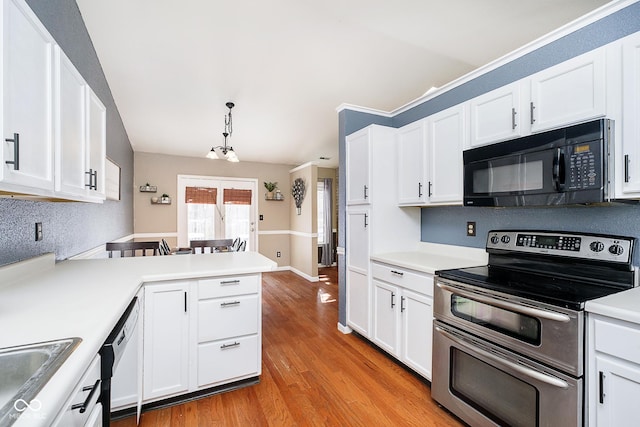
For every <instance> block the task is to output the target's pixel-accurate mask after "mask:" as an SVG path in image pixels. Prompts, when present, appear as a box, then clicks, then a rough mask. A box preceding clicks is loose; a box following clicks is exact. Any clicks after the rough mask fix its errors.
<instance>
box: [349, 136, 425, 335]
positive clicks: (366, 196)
mask: <svg viewBox="0 0 640 427" xmlns="http://www.w3.org/2000/svg"><path fill="white" fill-rule="evenodd" d="M395 136H396V130H395V129H393V128H389V127H385V126H379V125H370V126H368V127H366V128H364V129H361V130H359V131H357V132H354V133H352V134H351V135H348V136H347V137H346V141H345V142H346V159H345V160H346V205H347V212H346V242H345V256H346V304H347V309H346V315H347V325H348V326H349V327H350V328H352V329H353V330H355V331H356V332H358V333H360V334H361V335H363V336H365V337H367V338H371V301H372V291H371V286H372V284H371V266H370V261H369V257H370V256H371V255H372V254H376V253H384V252H395V251H401V250H413V248H414V246H415V244H416V243H417V242H418V241H419V240H420V209H418V208H400V207H398V202H397V193H396V192H397V188H398V181H397V180H398V171H397V166H396V165H397V157H396V156H397V147H396V143H395Z"/></svg>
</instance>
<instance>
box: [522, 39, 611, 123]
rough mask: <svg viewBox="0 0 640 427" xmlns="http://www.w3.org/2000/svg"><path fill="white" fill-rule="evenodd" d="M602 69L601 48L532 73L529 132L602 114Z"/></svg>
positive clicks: (604, 85) (603, 92)
mask: <svg viewBox="0 0 640 427" xmlns="http://www.w3.org/2000/svg"><path fill="white" fill-rule="evenodd" d="M605 69H606V52H605V49H596V50H593V51H591V52H588V53H585V54H583V55H580V56H577V57H575V58H573V59H570V60H568V61H565V62H562V63H560V64H558V65H556V66H553V67H550V68H548V69H546V70H543V71H540V72H538V73H536V74H534V75H532V76H531V77H530V81H531V102H530V104H529V123H530V126H531V132H540V131H543V130H547V129H551V128H555V127H559V126H564V125H568V124H572V123H577V122H581V121H585V120H588V119H592V118H597V117H603V116H604V115H605V113H606V73H605Z"/></svg>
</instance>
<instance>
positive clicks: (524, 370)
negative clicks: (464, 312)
mask: <svg viewBox="0 0 640 427" xmlns="http://www.w3.org/2000/svg"><path fill="white" fill-rule="evenodd" d="M435 330H436V331H438V332H440V333H441V334H442V335H444V336H446V337H447V338H449V339H450V340H452V341H454V342H455V343H456V345H460V346H462V347H465V348H466V349H467V350H469V351H471V352H473V353H479V354H481V355H482V356H484V357H486V358H487V359H491V360H492V361H494V362H496V363H498V364H501V365H503V366H508V367H509V368H511V369H513V370H514V371H516V372H518V373H521V374H523V375H526V376H528V377H529V378H533V379H535V380H538V381H540V382H543V383H545V384H549V385H552V386H554V387H558V388H565V389H566V388H569V384H567V382H566V381H564V380H561V379H560V378H556V377H552V376H551V375H547V374H545V373H544V372H540V371H536V370H535V369H532V368H529V367H527V366H524V365H519V364H517V363H513V362H511V361H509V360H506V359H503V358H501V357H499V356H497V355H495V354H493V353H490V352H488V351H485V350H483V349H481V348H478V347H476V346H473V345H470V344H467V343H466V342H465V341H462V340H460V339H458V338H456V337H454V336H453V335H451V334H450V333H449V332H448V331H445V330H444V329H442V328H441V327H439V326H436V327H435Z"/></svg>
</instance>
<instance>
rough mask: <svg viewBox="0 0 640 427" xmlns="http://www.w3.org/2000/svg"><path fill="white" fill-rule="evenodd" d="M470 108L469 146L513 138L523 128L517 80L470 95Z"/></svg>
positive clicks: (520, 132) (518, 134) (519, 133)
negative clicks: (480, 93) (479, 94)
mask: <svg viewBox="0 0 640 427" xmlns="http://www.w3.org/2000/svg"><path fill="white" fill-rule="evenodd" d="M470 108H471V114H470V116H471V117H470V123H471V138H470V141H469V145H470V146H471V147H477V146H480V145H486V144H492V143H495V142H499V141H504V140H506V139H511V138H516V137H518V136H520V135H521V134H522V132H523V130H522V125H521V124H520V122H521V118H522V112H521V111H520V83H519V82H516V83H513V84H510V85H506V86H503V87H501V88H498V89H495V90H492V91H491V92H488V93H486V94H484V95H481V96H478V97H477V98H474V99H472V100H471V102H470Z"/></svg>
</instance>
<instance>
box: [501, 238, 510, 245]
mask: <svg viewBox="0 0 640 427" xmlns="http://www.w3.org/2000/svg"><path fill="white" fill-rule="evenodd" d="M510 240H511V238H510V237H509V236H502V239H500V241H502V243H504V244H507V243H509V241H510Z"/></svg>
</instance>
